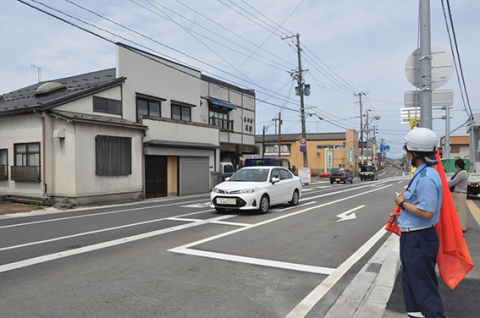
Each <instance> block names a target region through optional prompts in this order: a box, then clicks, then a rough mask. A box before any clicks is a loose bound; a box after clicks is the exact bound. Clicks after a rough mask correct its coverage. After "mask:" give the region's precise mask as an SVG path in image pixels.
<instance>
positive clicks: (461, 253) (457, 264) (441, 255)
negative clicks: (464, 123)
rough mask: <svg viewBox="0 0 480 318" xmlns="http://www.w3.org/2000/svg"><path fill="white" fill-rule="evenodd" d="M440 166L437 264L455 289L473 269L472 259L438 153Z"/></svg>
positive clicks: (443, 275) (448, 282)
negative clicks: (440, 189) (441, 198)
mask: <svg viewBox="0 0 480 318" xmlns="http://www.w3.org/2000/svg"><path fill="white" fill-rule="evenodd" d="M436 156H437V160H438V162H439V164H438V165H435V166H434V167H435V169H437V171H438V174H439V175H440V178H441V179H442V188H443V203H442V207H441V209H440V220H439V221H438V223H437V225H436V229H437V233H438V239H439V241H440V248H439V250H438V256H437V264H438V270H439V272H440V276H441V277H442V279H443V281H444V282H445V283H446V284H447V285H448V287H450V288H451V289H454V288H455V287H456V286H457V285H458V283H460V281H461V280H462V279H463V278H464V277H465V276H466V275H467V274H468V272H470V271H471V270H472V269H473V262H472V258H471V257H470V253H469V252H468V247H467V243H466V242H465V238H464V236H463V231H462V227H461V225H460V221H459V219H458V215H457V211H456V210H455V204H454V203H453V199H452V194H451V193H450V188H449V187H448V182H447V178H446V177H445V171H444V170H443V165H442V161H441V160H440V156H439V154H438V152H437V154H436Z"/></svg>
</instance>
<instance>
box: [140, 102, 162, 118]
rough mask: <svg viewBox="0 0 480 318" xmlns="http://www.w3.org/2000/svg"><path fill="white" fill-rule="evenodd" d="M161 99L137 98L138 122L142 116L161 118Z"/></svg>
mask: <svg viewBox="0 0 480 318" xmlns="http://www.w3.org/2000/svg"><path fill="white" fill-rule="evenodd" d="M160 106H161V100H160V99H155V100H154V99H148V98H143V97H137V120H138V119H140V116H151V117H160Z"/></svg>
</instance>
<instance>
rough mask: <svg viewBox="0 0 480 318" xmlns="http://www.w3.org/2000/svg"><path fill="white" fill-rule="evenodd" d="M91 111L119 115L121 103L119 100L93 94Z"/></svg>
mask: <svg viewBox="0 0 480 318" xmlns="http://www.w3.org/2000/svg"><path fill="white" fill-rule="evenodd" d="M93 111H94V112H101V113H109V114H117V115H121V114H122V103H121V102H120V101H119V100H114V99H108V98H103V97H97V96H93Z"/></svg>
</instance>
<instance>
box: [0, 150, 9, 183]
mask: <svg viewBox="0 0 480 318" xmlns="http://www.w3.org/2000/svg"><path fill="white" fill-rule="evenodd" d="M0 180H8V150H7V149H0Z"/></svg>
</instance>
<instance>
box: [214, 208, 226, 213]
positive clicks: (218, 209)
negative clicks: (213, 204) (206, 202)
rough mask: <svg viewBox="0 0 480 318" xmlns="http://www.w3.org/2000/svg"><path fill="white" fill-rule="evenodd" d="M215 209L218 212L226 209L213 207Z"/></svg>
mask: <svg viewBox="0 0 480 318" xmlns="http://www.w3.org/2000/svg"><path fill="white" fill-rule="evenodd" d="M215 210H217V212H218V213H223V212H225V210H226V209H224V208H215Z"/></svg>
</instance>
